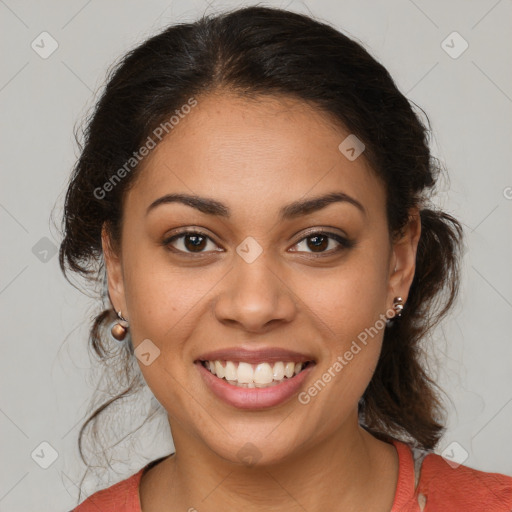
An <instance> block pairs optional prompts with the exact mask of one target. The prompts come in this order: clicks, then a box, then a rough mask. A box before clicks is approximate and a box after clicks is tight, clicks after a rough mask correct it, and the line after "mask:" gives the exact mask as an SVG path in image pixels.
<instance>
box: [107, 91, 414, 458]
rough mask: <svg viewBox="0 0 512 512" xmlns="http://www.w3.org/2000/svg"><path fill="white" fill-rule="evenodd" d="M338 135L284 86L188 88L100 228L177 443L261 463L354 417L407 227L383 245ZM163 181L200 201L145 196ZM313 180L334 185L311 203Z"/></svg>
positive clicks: (115, 294)
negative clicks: (194, 97) (261, 92)
mask: <svg viewBox="0 0 512 512" xmlns="http://www.w3.org/2000/svg"><path fill="white" fill-rule="evenodd" d="M348 135H349V133H347V132H344V131H343V130H342V129H340V128H338V127H336V126H334V125H333V124H331V123H330V122H329V120H328V118H327V117H324V115H323V114H321V113H319V112H317V111H314V110H312V109H311V108H309V107H308V106H307V105H305V104H304V103H301V102H298V101H296V100H293V99H286V100H284V99H277V98H270V97H266V98H261V99H260V100H258V101H249V100H243V99H240V98H236V97H234V96H231V95H228V94H224V95H215V96H214V95H210V96H208V97H203V98H198V104H197V106H195V107H194V108H192V109H191V112H190V113H189V114H187V115H186V116H184V117H183V118H182V119H181V120H180V121H179V124H178V125H177V126H175V127H174V128H173V130H172V132H171V133H170V135H169V136H167V138H165V139H163V141H162V142H161V143H160V144H159V145H158V146H157V147H156V148H155V149H154V150H153V151H152V153H151V154H150V155H149V156H148V157H146V159H145V160H144V162H143V168H142V169H141V171H140V175H139V176H138V179H137V181H136V182H135V186H134V187H133V188H132V189H130V190H129V192H128V193H127V195H126V197H125V204H124V217H123V228H122V243H121V251H120V258H119V259H117V257H115V256H114V255H113V254H111V253H110V252H109V251H108V248H107V245H106V238H105V234H104V240H103V242H104V249H105V251H106V254H105V257H106V259H107V269H108V274H109V288H110V296H111V298H112V301H113V304H114V305H115V306H116V308H117V309H121V310H122V313H123V316H124V317H125V318H127V319H128V320H129V322H130V332H131V337H132V340H133V345H134V348H135V349H136V355H137V356H138V359H139V365H140V368H141V370H142V372H143V375H144V378H145V380H146V382H147V384H148V385H149V387H150V388H151V390H152V392H153V393H154V395H155V396H156V398H157V399H158V401H159V402H160V403H161V404H162V405H163V407H165V409H166V410H167V412H168V415H169V419H170V424H171V427H172V432H173V437H174V441H175V443H176V447H177V449H178V450H179V443H180V442H182V443H183V444H184V443H185V442H188V443H189V444H190V443H192V444H193V443H196V444H195V446H200V447H201V449H203V450H204V449H206V450H211V452H209V453H210V454H211V453H212V452H213V453H214V454H217V455H218V456H220V457H222V458H224V459H227V460H231V461H240V460H242V458H243V456H244V455H249V458H250V457H251V456H252V458H253V459H255V458H258V459H259V460H260V461H261V463H264V462H271V461H278V460H284V458H285V457H287V456H290V455H293V454H294V453H298V452H299V451H302V450H304V449H306V448H311V447H313V446H314V445H315V444H317V443H319V442H321V441H322V440H323V439H326V438H328V437H329V436H338V435H340V436H349V435H351V434H352V433H353V432H354V430H355V429H357V404H358V401H359V399H360V397H361V396H362V394H363V392H364V390H365V388H366V387H367V385H368V383H369V381H370V379H371V376H372V374H373V372H374V369H375V366H376V364H377V361H378V357H379V353H380V349H381V342H382V337H383V332H384V328H383V327H384V320H383V319H385V315H386V314H387V315H388V316H391V315H390V313H389V312H390V310H391V308H392V303H393V298H394V297H395V296H398V295H401V296H402V297H403V298H404V300H406V298H407V292H408V289H409V286H410V283H411V281H412V277H413V274H414V260H415V250H416V244H417V238H418V236H419V231H418V223H416V231H414V230H412V231H411V233H412V235H411V236H410V237H408V236H406V237H405V238H403V239H402V241H401V243H397V244H396V245H391V242H390V239H389V234H388V226H387V220H386V212H385V189H384V186H383V185H382V183H381V182H380V181H379V180H378V179H377V178H376V177H375V175H374V174H373V173H372V172H371V171H370V170H369V168H368V167H367V163H366V161H365V158H364V152H363V153H362V155H361V156H359V157H357V158H355V159H353V157H352V154H351V152H350V151H349V152H348V153H347V152H345V153H342V152H341V151H340V149H339V148H338V146H339V145H340V143H342V142H343V141H344V139H346V137H347V136H348ZM343 147H344V146H343ZM356 149H358V148H356ZM345 155H349V156H351V157H352V158H350V159H349V158H347V156H345ZM168 194H183V195H188V196H194V197H197V198H201V199H203V200H205V201H206V200H208V201H209V202H214V205H213V206H212V205H209V206H204V207H202V208H196V207H193V206H192V203H189V204H184V203H183V202H179V201H167V202H166V201H161V202H160V204H158V205H155V206H153V207H151V205H152V204H153V203H154V202H155V201H156V200H158V199H160V198H162V197H164V196H166V195H168ZM328 194H340V197H344V196H341V194H345V195H346V197H347V198H348V200H336V201H332V202H328V201H326V202H322V201H319V202H318V203H315V202H311V201H312V200H313V199H316V198H321V197H323V196H326V195H328ZM302 203H304V204H306V205H308V206H307V207H305V208H300V207H299V205H300V204H302ZM189 231H196V232H200V233H201V234H200V235H197V234H189V235H188V236H186V233H187V232H189ZM321 231H324V232H327V233H328V235H323V234H321V233H319V232H321ZM175 235H176V238H174V239H173V240H172V241H169V238H170V237H173V236H175ZM178 235H183V236H178ZM337 237H339V238H338V239H337ZM340 240H341V242H340ZM343 240H348V241H349V243H348V244H346V245H345V244H344V243H343ZM395 267H397V270H396V272H394V269H395ZM224 349H225V350H227V351H228V353H223V354H211V352H213V351H218V350H224ZM279 351H281V352H279ZM288 351H289V352H288ZM212 359H218V360H220V361H221V363H220V364H221V366H222V367H223V368H224V372H227V371H228V369H227V368H226V366H227V365H228V364H229V372H230V373H229V376H230V377H231V380H233V375H235V378H238V379H239V380H240V381H244V380H246V381H249V382H250V381H251V371H252V372H255V373H256V374H257V375H258V376H259V377H258V378H257V379H256V380H257V381H259V382H260V384H257V385H255V386H254V387H250V388H247V387H246V386H251V384H245V386H242V387H239V386H236V385H234V384H230V383H228V382H227V381H226V380H225V379H222V381H221V379H220V377H218V376H213V375H212V374H211V373H210V372H209V370H207V369H206V368H205V367H204V366H203V364H202V363H201V362H200V361H203V360H212ZM301 360H302V361H311V362H312V363H309V364H308V365H307V366H306V368H305V369H304V370H303V371H302V372H300V373H299V374H298V375H297V376H295V377H293V378H289V377H284V378H283V375H282V372H283V370H284V371H286V364H287V363H294V365H292V366H290V365H289V364H288V369H290V368H293V369H295V363H297V362H298V361H301ZM226 361H231V363H227V362H226ZM280 362H282V363H284V364H283V365H281V364H280ZM264 363H267V364H264ZM206 364H207V363H206ZM281 366H284V368H281ZM233 371H235V372H236V373H235V374H233V373H232V372H233ZM269 371H270V377H271V378H272V379H273V380H279V384H278V385H274V386H270V387H268V384H265V383H264V382H268V379H269ZM220 372H221V373H222V370H220ZM246 372H248V373H246ZM253 378H254V377H253ZM260 385H261V386H262V387H258V386H260ZM248 443H250V444H248Z"/></svg>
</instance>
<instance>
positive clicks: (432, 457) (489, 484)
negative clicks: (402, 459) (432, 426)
mask: <svg viewBox="0 0 512 512" xmlns="http://www.w3.org/2000/svg"><path fill="white" fill-rule="evenodd" d="M418 492H420V493H422V494H424V495H425V497H426V508H425V512H429V511H437V510H446V507H447V506H448V505H450V506H451V508H450V510H464V511H465V512H473V511H474V512H477V511H481V510H482V504H485V510H486V512H510V511H512V476H507V475H503V474H501V473H487V472H485V471H479V470H476V469H472V468H470V467H467V466H464V465H456V464H453V463H452V464H449V463H448V462H447V461H446V460H445V459H444V458H443V457H441V456H440V455H437V454H435V453H429V454H428V455H426V456H425V458H424V459H423V464H422V466H421V472H420V478H419V483H418ZM454 507H456V508H454Z"/></svg>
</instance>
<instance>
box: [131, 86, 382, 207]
mask: <svg viewBox="0 0 512 512" xmlns="http://www.w3.org/2000/svg"><path fill="white" fill-rule="evenodd" d="M197 101H198V103H197V105H196V106H195V107H193V108H192V109H191V111H190V113H188V114H186V115H183V116H182V117H181V119H180V120H179V123H178V124H177V125H175V126H174V128H173V129H172V131H171V132H170V133H169V134H168V135H167V136H166V137H165V138H163V140H162V142H160V143H159V144H158V145H157V147H156V148H155V149H153V150H152V152H151V153H150V154H149V155H148V156H147V157H146V158H145V160H144V161H143V162H142V166H141V168H140V170H139V175H138V177H137V181H136V182H135V186H134V187H133V188H132V189H131V190H130V191H129V192H128V197H127V203H128V202H132V203H133V202H136V203H139V204H140V205H141V206H142V205H143V204H144V205H146V206H147V205H149V204H150V203H151V202H152V201H154V200H155V199H156V198H158V197H160V196H162V195H164V194H167V193H171V192H175V191H181V192H186V193H189V194H190V193H191V194H197V195H207V196H209V197H215V198H216V199H219V200H220V201H222V202H223V203H226V204H230V205H233V207H232V210H233V211H236V209H237V205H245V206H249V205H250V206H251V207H252V212H253V214H256V212H258V211H259V210H261V209H268V208H273V205H274V204H275V205H279V206H280V205H282V204H283V203H288V202H292V201H294V200H297V199H298V198H302V197H307V196H308V195H318V194H321V193H325V192H330V191H333V190H336V191H342V192H344V193H346V194H349V195H351V196H353V197H355V198H356V199H357V200H359V201H360V202H362V203H363V204H365V207H367V209H371V208H372V207H374V208H376V209H377V210H378V211H382V208H383V205H384V188H383V186H382V184H381V182H380V180H378V179H377V177H376V176H375V174H374V172H373V171H372V170H371V169H370V167H369V165H368V164H367V161H366V159H365V158H364V156H363V155H364V153H363V155H361V156H360V157H358V158H357V159H356V160H353V161H350V160H348V159H347V158H346V157H345V156H344V155H343V154H342V153H341V152H340V150H339V148H338V146H339V145H340V143H341V142H342V141H343V140H344V139H346V137H347V136H348V135H350V133H349V132H348V131H346V130H345V129H344V128H343V127H342V126H341V125H340V124H338V123H335V122H334V120H333V118H332V117H330V116H327V115H326V114H325V113H323V112H321V111H319V110H318V109H315V108H314V106H312V105H309V104H307V103H305V102H303V101H300V100H297V99H294V98H289V97H276V96H265V97H258V98H251V99H246V98H241V97H238V96H235V95H232V94H210V95H207V96H202V97H199V98H197Z"/></svg>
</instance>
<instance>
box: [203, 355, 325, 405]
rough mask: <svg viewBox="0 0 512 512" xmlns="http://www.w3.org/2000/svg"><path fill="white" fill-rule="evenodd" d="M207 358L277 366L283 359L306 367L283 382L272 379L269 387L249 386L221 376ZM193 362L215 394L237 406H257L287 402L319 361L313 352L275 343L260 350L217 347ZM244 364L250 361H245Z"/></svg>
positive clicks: (218, 360) (230, 362) (217, 360)
mask: <svg viewBox="0 0 512 512" xmlns="http://www.w3.org/2000/svg"><path fill="white" fill-rule="evenodd" d="M206 361H210V362H211V361H216V362H220V361H228V362H229V364H231V365H233V363H235V364H236V363H237V362H238V363H248V364H249V365H251V364H252V365H260V364H263V363H270V364H271V363H276V364H277V365H278V366H279V365H282V363H280V362H282V361H289V362H291V363H295V364H296V365H297V367H300V368H301V367H304V369H302V370H299V373H297V374H295V375H292V376H290V377H289V378H284V379H283V380H282V381H280V382H272V383H271V384H268V387H256V386H255V387H249V388H247V387H238V386H236V385H233V383H232V382H231V383H230V382H228V381H226V379H224V378H219V377H218V376H216V375H215V374H213V373H212V372H210V370H208V369H207V368H206V366H205V364H204V363H205V362H206ZM194 363H195V366H196V368H197V369H198V371H199V374H200V375H201V378H202V380H203V382H204V384H205V385H206V387H207V388H208V389H209V390H210V391H211V392H212V393H213V395H215V396H216V397H217V398H219V399H221V400H222V401H223V402H224V403H226V404H228V405H231V406H233V407H236V408H238V409H245V410H248V409H253V410H254V409H264V408H268V407H274V406H277V405H281V404H284V403H285V402H288V401H289V400H290V399H291V398H292V397H293V396H294V395H295V394H296V393H298V392H299V390H300V387H301V386H302V385H303V383H304V382H305V380H306V379H307V378H308V376H309V375H310V373H311V372H312V371H313V369H314V367H315V363H316V361H315V358H314V357H313V356H312V355H310V354H303V353H299V352H294V351H291V350H286V349H281V348H274V347H272V348H266V349H259V350H248V349H244V348H232V349H222V350H215V351H211V352H207V353H204V354H201V355H200V356H199V357H198V358H197V359H196V360H195V361H194ZM245 366H248V365H247V364H246V365H245ZM263 366H267V365H263ZM292 366H293V365H292ZM281 378H282V376H281ZM249 386H250V385H249Z"/></svg>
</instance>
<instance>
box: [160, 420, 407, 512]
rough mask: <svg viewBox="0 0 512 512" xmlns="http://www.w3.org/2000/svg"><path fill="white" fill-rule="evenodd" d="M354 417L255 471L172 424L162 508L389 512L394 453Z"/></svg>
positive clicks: (391, 496) (392, 483)
mask: <svg viewBox="0 0 512 512" xmlns="http://www.w3.org/2000/svg"><path fill="white" fill-rule="evenodd" d="M353 419H354V420H355V427H354V426H351V428H348V427H346V428H344V429H343V430H340V431H338V432H335V433H334V434H333V435H331V436H329V437H326V438H325V439H323V440H322V441H321V442H319V443H318V444H316V445H314V446H309V447H304V448H303V449H300V450H297V453H296V454H294V455H293V456H290V457H287V458H286V460H285V461H281V462H276V463H272V464H266V465H260V464H257V463H256V464H255V465H253V466H242V465H240V464H235V463H233V462H231V461H227V460H226V459H223V458H221V457H219V456H218V455H216V454H215V453H213V452H212V451H211V450H210V449H206V448H205V446H204V445H202V444H200V443H198V442H197V439H196V438H195V437H193V436H191V435H190V434H189V433H188V432H187V431H186V430H183V429H181V428H179V425H178V426H177V425H176V422H173V430H172V433H173V439H174V443H175V446H176V448H177V449H176V454H175V455H174V456H173V457H171V458H170V459H168V460H167V461H166V462H168V466H167V468H166V469H165V472H166V473H165V478H166V479H167V480H166V482H165V483H164V485H165V488H166V489H167V496H166V497H162V501H161V502H162V504H163V503H166V504H169V503H172V504H173V506H176V507H177V509H182V510H194V509H197V510H202V509H207V510H240V509H241V510H245V511H247V512H252V511H260V510H262V509H265V510H269V511H273V510H275V511H278V510H279V511H282V510H287V511H291V512H294V511H301V512H304V510H307V511H309V512H316V511H324V510H326V509H332V505H333V503H336V504H337V505H338V506H339V509H340V510H356V509H357V510H364V509H371V510H384V511H385V510H390V509H391V505H392V502H393V498H394V490H395V488H396V480H397V476H398V475H397V472H398V464H397V458H396V452H395V449H394V447H393V446H391V445H388V444H387V443H383V442H381V441H379V440H377V439H375V438H374V437H373V436H371V435H370V434H369V433H368V432H366V431H365V430H364V429H363V428H361V427H360V426H359V425H358V424H357V418H353ZM352 425H354V423H352ZM390 457H394V458H393V460H392V462H391V458H390ZM392 464H393V465H392ZM393 469H394V471H393ZM390 470H391V471H390ZM377 503H378V504H379V505H378V507H377V508H375V504H377ZM370 504H371V505H372V506H373V508H370ZM379 507H381V508H379ZM163 509H164V508H163V507H162V510H163Z"/></svg>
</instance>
